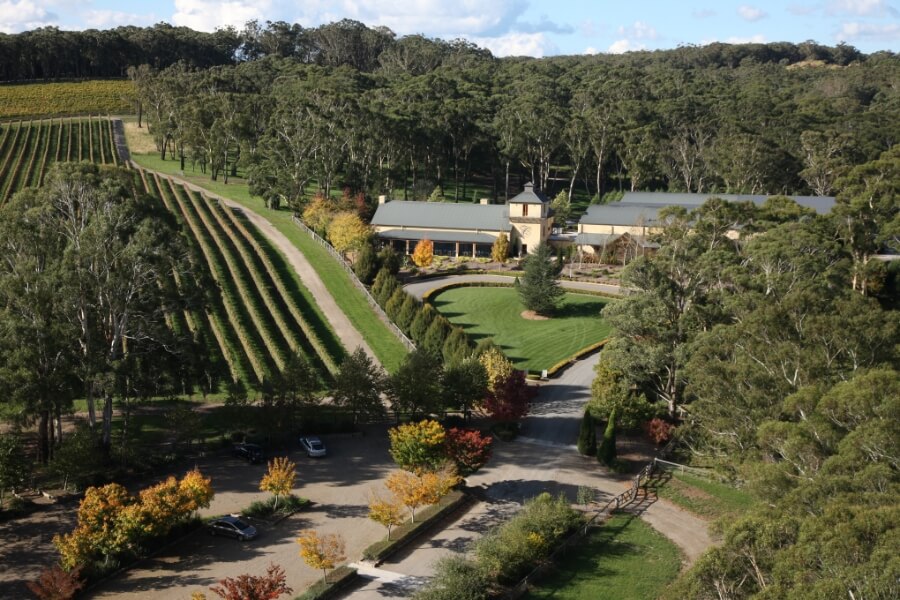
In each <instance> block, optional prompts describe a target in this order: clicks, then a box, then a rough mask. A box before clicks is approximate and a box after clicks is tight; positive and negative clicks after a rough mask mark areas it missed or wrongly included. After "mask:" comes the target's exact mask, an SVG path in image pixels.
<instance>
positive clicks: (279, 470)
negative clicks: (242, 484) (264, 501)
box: [259, 456, 297, 508]
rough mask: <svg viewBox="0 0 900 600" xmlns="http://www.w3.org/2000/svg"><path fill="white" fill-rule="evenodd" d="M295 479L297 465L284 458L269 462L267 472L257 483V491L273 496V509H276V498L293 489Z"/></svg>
mask: <svg viewBox="0 0 900 600" xmlns="http://www.w3.org/2000/svg"><path fill="white" fill-rule="evenodd" d="M296 479H297V465H296V464H294V463H293V462H291V461H290V460H288V458H287V457H286V456H281V457H278V458H276V459H274V460H270V461H269V471H268V473H266V474H265V475H264V476H263V478H262V481H261V482H260V483H259V489H260V490H262V491H264V492H272V493H273V494H275V507H276V508H277V507H278V498H279V497H281V496H286V495H288V494H290V493H291V490H292V489H294V481H295V480H296Z"/></svg>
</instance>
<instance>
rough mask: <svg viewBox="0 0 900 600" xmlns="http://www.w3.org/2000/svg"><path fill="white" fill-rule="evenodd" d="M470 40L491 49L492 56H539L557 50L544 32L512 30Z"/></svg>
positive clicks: (556, 51) (553, 52) (554, 52)
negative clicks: (494, 35)
mask: <svg viewBox="0 0 900 600" xmlns="http://www.w3.org/2000/svg"><path fill="white" fill-rule="evenodd" d="M469 40H470V41H471V42H474V43H475V44H478V45H479V46H482V47H484V48H487V49H488V50H490V51H491V53H492V54H493V55H494V56H534V57H537V58H540V57H542V56H548V55H551V54H556V53H558V52H559V48H557V46H556V44H554V43H553V42H552V41H551V40H550V39H549V38H548V37H547V36H546V35H545V34H544V33H520V32H513V33H507V34H506V35H501V36H496V37H469Z"/></svg>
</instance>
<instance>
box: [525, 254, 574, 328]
mask: <svg viewBox="0 0 900 600" xmlns="http://www.w3.org/2000/svg"><path fill="white" fill-rule="evenodd" d="M558 274H559V271H558V269H557V267H556V265H555V264H554V263H553V252H552V250H551V249H550V246H548V245H547V244H546V243H542V244H540V245H539V246H538V247H537V249H536V250H535V252H534V254H531V255H530V256H528V257H527V258H526V259H525V274H524V275H523V276H522V279H521V280H520V285H519V297H520V298H521V299H522V304H524V305H525V308H527V309H528V310H532V311H534V312H536V313H538V314H541V315H550V314H553V312H554V311H555V310H556V308H557V306H558V305H559V302H560V300H561V299H562V297H563V296H564V295H565V292H564V291H563V289H562V288H561V287H560V286H559V282H558V281H557V280H556V277H557V275H558Z"/></svg>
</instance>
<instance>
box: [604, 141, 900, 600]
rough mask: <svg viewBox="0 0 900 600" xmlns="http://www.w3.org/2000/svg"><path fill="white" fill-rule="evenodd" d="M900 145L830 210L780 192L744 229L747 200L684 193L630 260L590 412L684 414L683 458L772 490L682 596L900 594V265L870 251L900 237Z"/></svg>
mask: <svg viewBox="0 0 900 600" xmlns="http://www.w3.org/2000/svg"><path fill="white" fill-rule="evenodd" d="M898 150H900V147H895V148H894V149H892V150H890V151H888V152H885V153H884V154H882V156H880V157H879V158H878V159H877V160H875V161H872V162H869V163H866V164H864V165H861V166H858V167H855V168H853V169H852V170H851V171H850V172H849V174H848V175H847V176H846V177H844V178H842V179H841V180H839V182H838V189H839V194H838V196H837V205H836V206H835V208H834V210H833V211H832V214H831V215H812V214H807V215H805V216H802V215H801V212H802V211H798V207H797V206H796V205H794V206H791V205H790V204H789V203H783V204H782V206H781V207H780V208H778V209H777V210H773V209H775V208H776V207H774V206H769V207H766V210H765V212H764V214H760V215H759V217H760V221H762V222H759V229H760V230H761V231H757V232H755V233H751V232H749V231H747V232H744V233H745V239H743V240H742V241H735V240H731V239H729V238H728V236H727V231H728V229H729V228H730V225H729V223H733V222H735V220H737V221H743V218H742V217H741V216H740V215H739V212H740V211H741V210H744V209H742V208H741V207H740V206H739V205H735V204H728V203H723V202H720V201H717V200H710V201H709V202H708V203H707V204H706V205H704V206H703V207H701V208H700V209H697V210H695V211H693V212H691V213H690V214H688V213H686V212H684V211H683V210H678V209H671V210H669V211H668V214H667V217H668V218H667V226H666V227H665V228H664V230H663V232H662V233H661V234H660V236H659V241H660V243H661V247H660V249H659V252H658V254H657V255H656V256H655V257H640V258H637V259H635V260H634V261H632V262H631V263H629V265H628V266H627V267H626V269H625V270H624V271H623V273H622V284H623V285H625V286H627V287H629V288H631V289H633V290H635V291H634V292H633V293H631V294H629V295H628V296H627V297H626V298H624V299H622V300H620V301H618V302H616V303H615V304H610V305H609V306H607V307H606V308H605V309H604V311H603V316H604V317H605V318H606V319H607V320H608V321H609V322H610V324H611V325H612V326H613V327H614V337H613V339H612V340H611V341H610V342H609V343H608V344H607V346H606V347H605V348H604V351H603V355H602V357H601V360H600V363H599V365H598V368H597V377H596V379H595V381H594V386H593V400H592V413H593V414H594V415H595V416H599V417H601V418H603V419H605V420H607V422H608V423H609V425H608V427H607V431H609V429H610V428H612V429H613V430H614V429H615V428H616V427H622V426H626V427H627V426H628V424H629V423H633V422H639V420H640V419H641V418H644V419H645V418H649V417H650V416H653V415H662V414H666V413H668V415H669V418H670V419H671V421H672V422H674V423H677V424H678V427H677V428H676V430H675V431H676V437H677V439H678V441H679V442H680V449H681V450H680V451H681V452H682V457H683V459H685V460H687V459H689V458H693V459H694V460H695V461H697V462H698V463H699V464H702V465H705V466H714V467H716V468H718V469H719V470H720V472H721V473H722V474H723V475H725V476H726V477H730V478H732V479H733V480H734V481H735V482H738V483H742V484H743V485H744V486H745V487H746V489H748V490H750V491H751V492H753V493H754V494H755V495H756V496H757V497H759V498H760V499H761V500H762V502H761V503H760V505H759V508H756V509H754V510H752V511H749V512H748V513H747V514H744V515H742V516H741V517H740V518H737V519H731V520H729V521H728V522H727V523H720V524H719V525H720V530H721V533H722V536H723V543H722V544H721V545H719V546H717V547H716V548H714V549H711V550H710V551H709V552H707V553H706V554H705V555H704V556H703V557H702V558H701V559H700V560H698V562H697V563H696V564H695V565H694V566H693V567H692V569H690V570H689V571H688V572H686V573H685V574H684V575H683V576H682V577H681V579H680V580H679V581H678V583H677V584H676V586H675V587H674V588H673V589H672V590H670V592H669V596H668V597H671V598H692V599H721V598H729V599H732V600H740V599H744V598H839V597H844V598H892V597H896V596H897V594H898V580H897V577H896V569H895V564H896V558H895V554H896V553H895V552H894V551H892V550H890V548H893V547H895V546H896V539H897V527H898V525H900V519H898V512H897V508H896V497H897V493H898V491H900V470H898V469H900V464H898V458H897V457H898V456H900V447H898V441H900V428H898V423H900V420H898V416H900V412H898V411H900V404H898V398H900V376H898V371H897V365H898V361H900V355H898V352H897V350H898V345H897V344H898V340H900V329H898V319H897V306H898V305H897V298H898V297H900V295H898V287H897V281H898V279H897V277H898V273H900V269H898V267H900V265H897V264H895V263H883V262H879V261H878V260H874V259H873V258H872V254H873V253H874V252H876V251H877V250H878V249H879V248H882V247H888V248H892V249H894V250H895V251H896V250H897V249H898V248H900V238H898V234H900V228H898V224H900V211H898V206H897V202H896V198H897V193H898V189H897V186H898V182H900V151H898Z"/></svg>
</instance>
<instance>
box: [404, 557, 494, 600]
mask: <svg viewBox="0 0 900 600" xmlns="http://www.w3.org/2000/svg"><path fill="white" fill-rule="evenodd" d="M489 589H490V577H489V576H488V574H487V573H486V572H485V571H484V569H482V568H481V567H480V566H479V564H478V563H477V562H475V561H472V560H469V559H467V558H465V557H463V556H453V555H451V556H445V557H444V558H441V559H439V560H438V561H437V562H436V563H435V565H434V577H432V578H431V579H430V580H429V581H428V583H427V584H425V586H424V587H423V588H421V589H420V590H419V591H418V592H416V594H415V595H414V596H413V599H414V600H486V599H487V598H489V597H490V595H489Z"/></svg>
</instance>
